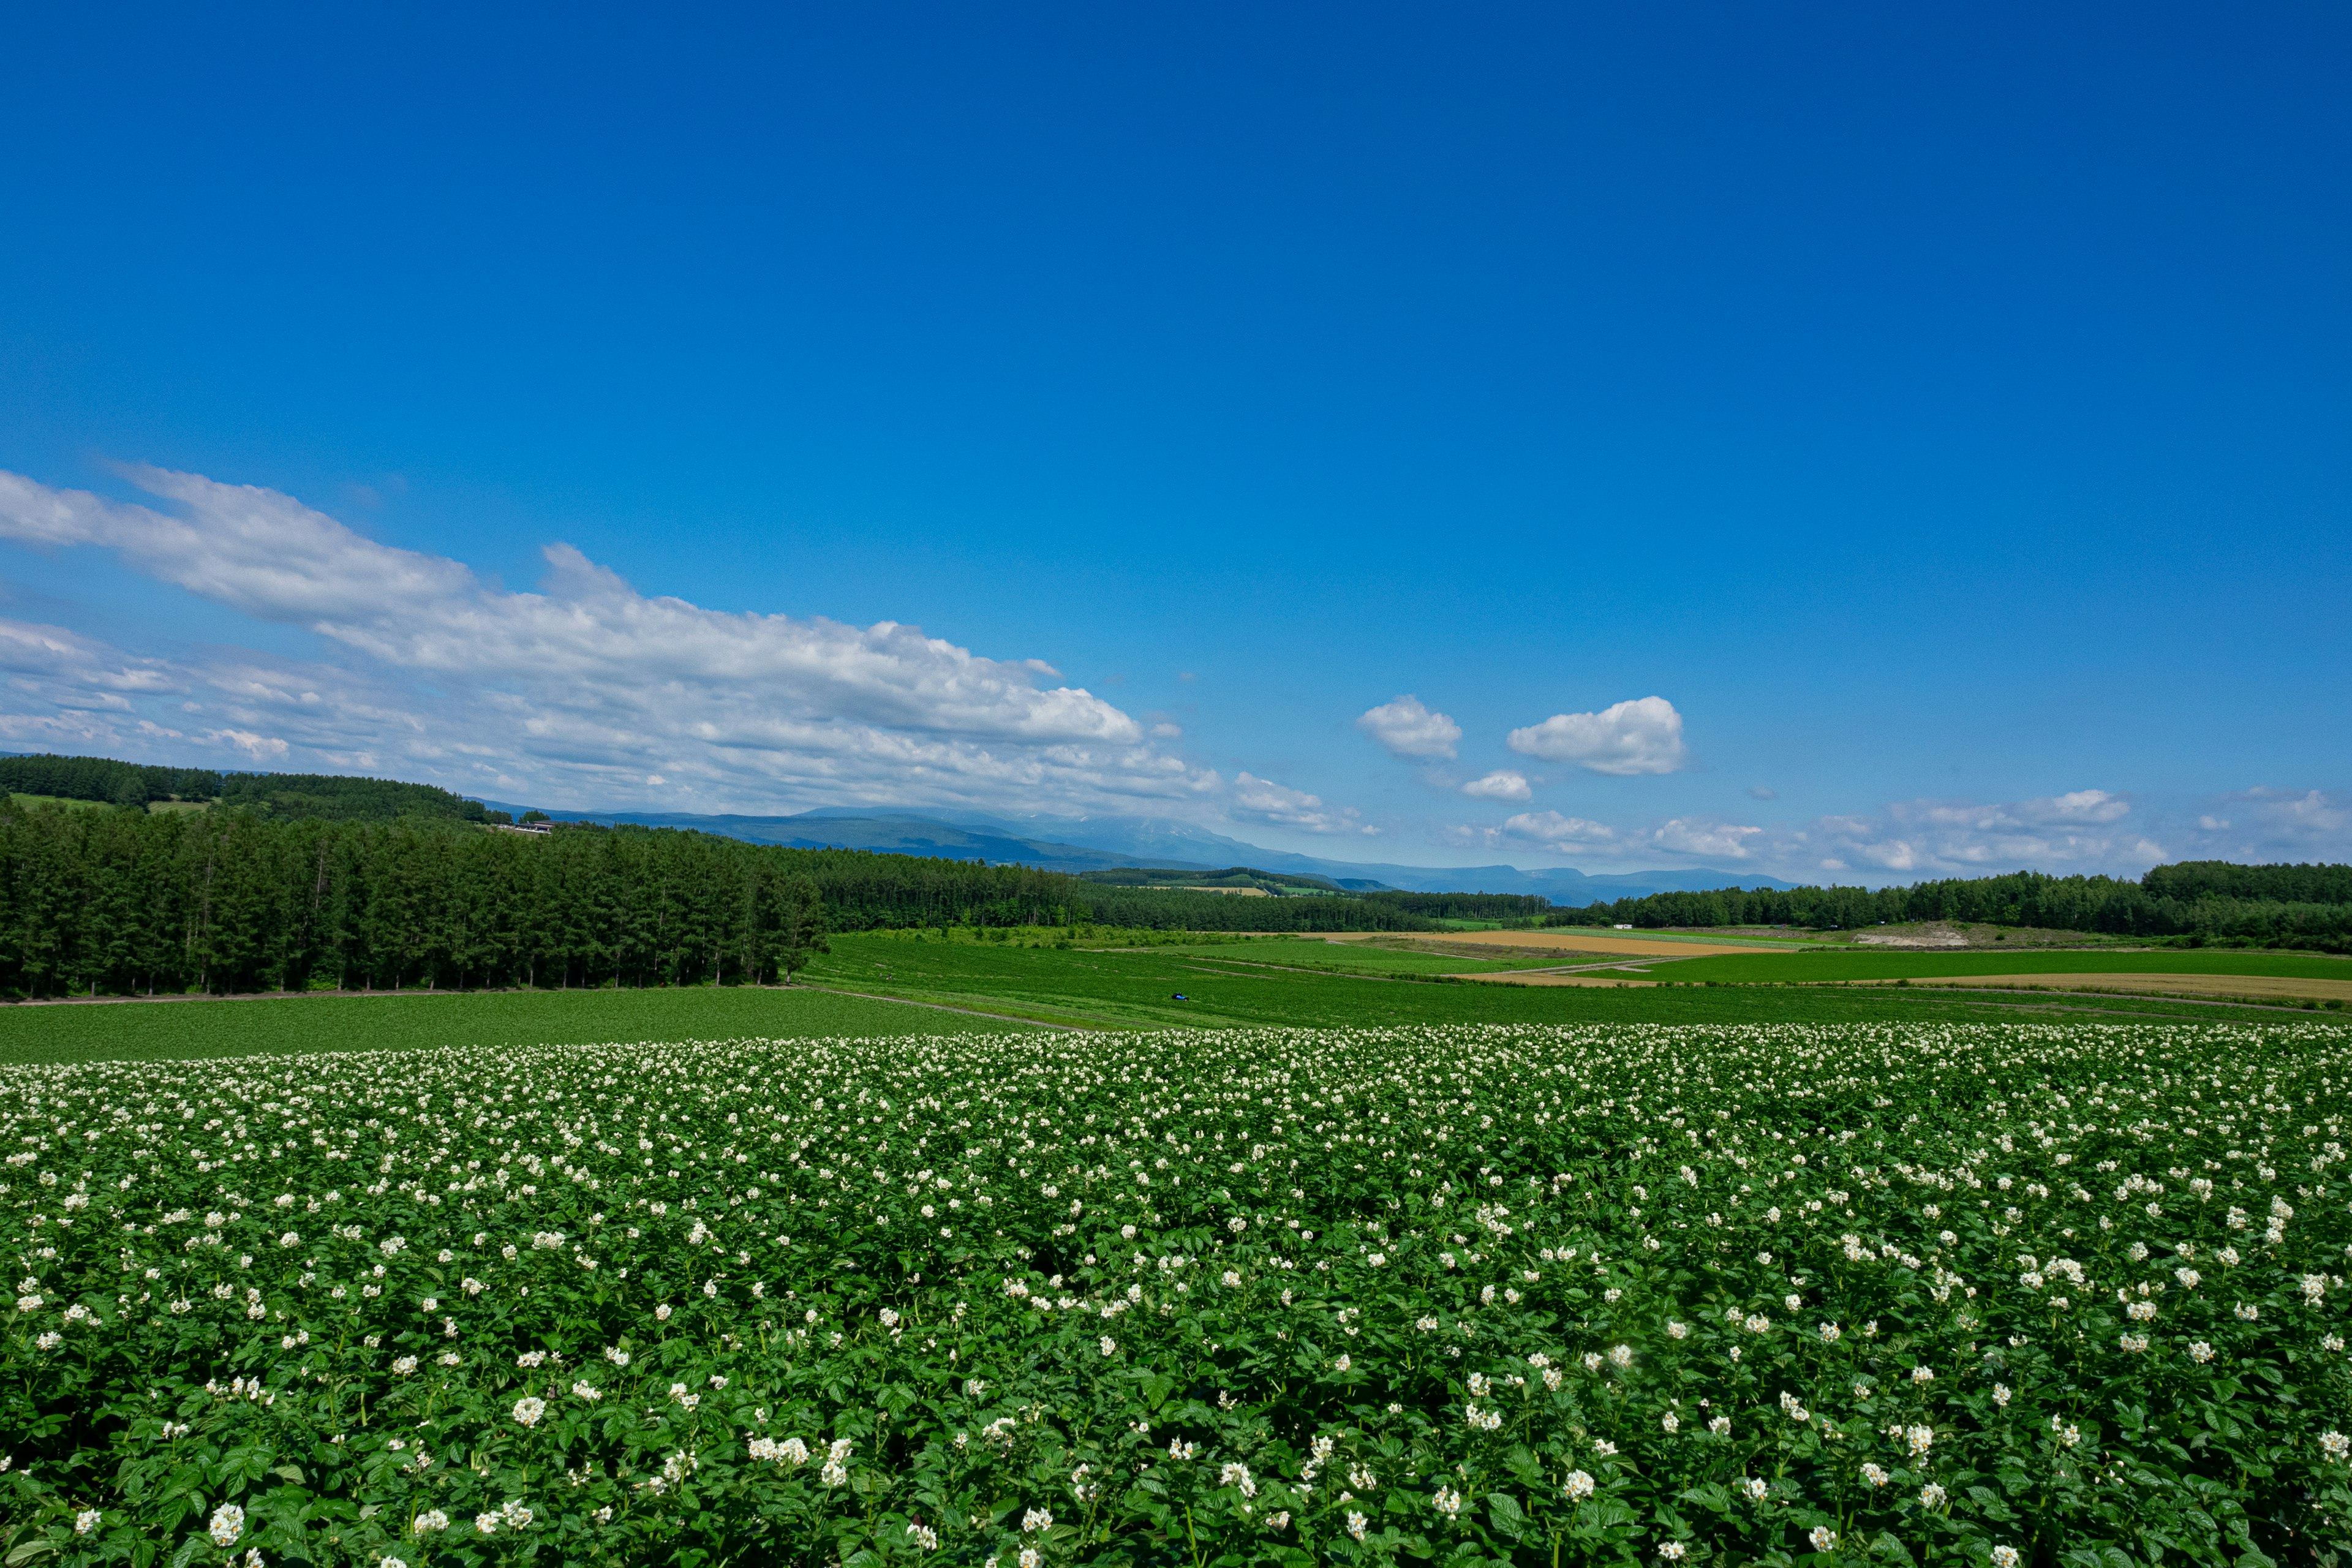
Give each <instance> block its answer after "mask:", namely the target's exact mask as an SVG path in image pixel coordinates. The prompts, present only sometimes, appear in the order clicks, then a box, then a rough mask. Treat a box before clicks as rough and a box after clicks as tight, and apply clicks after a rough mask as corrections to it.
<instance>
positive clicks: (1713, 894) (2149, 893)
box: [1545, 860, 2352, 952]
mask: <svg viewBox="0 0 2352 1568" xmlns="http://www.w3.org/2000/svg"><path fill="white" fill-rule="evenodd" d="M2313 895H2321V896H2316V897H2315V896H2313ZM2329 895H2332V896H2329ZM1897 921H1978V922H1983V923H1986V924H1990V925H2003V926H2039V927H2045V928H2049V929H2053V930H2057V931H2101V932H2105V933H2109V934H2113V935H2118V936H2147V937H2157V936H2166V937H2170V936H2186V937H2189V938H2190V939H2192V940H2194V941H2203V942H2233V943H2236V942H2244V943H2252V944H2256V945H2261V946H2271V947H2294V948H2310V949H2315V950H2319V951H2324V952H2352V867H2347V866H2237V865H2231V864H2230V863H2228V862H2224V861H2218V860H2209V861H2183V862H2180V863H2179V864H2177V865H2172V866H2159V867H2157V868H2155V869H2154V870H2152V871H2150V872H2148V873H2147V876H2145V877H2143V878H2142V879H2140V880H2138V881H2137V882H2133V881H2126V880H2123V879H2117V878H2113V877H2050V876H2044V875H2042V873H2040V872H2037V871H2020V872H2014V873H2011V874H2010V875H2006V876H1999V877H1974V878H1969V879H1952V880H1948V881H1936V882H1918V883H1915V884H1913V885H1912V886H1910V887H1907V888H1880V889H1869V888H1790V889H1777V888H1757V889H1739V888H1722V889H1715V890H1713V891H1709V892H1701V893H1653V894H1651V895H1650V896H1649V897H1647V898H1641V899H1619V900H1616V901H1615V902H1614V903H1607V904H1591V905H1589V906H1587V907H1585V908H1583V909H1578V910H1553V911H1552V912H1551V913H1550V914H1549V915H1548V916H1547V917H1546V918H1545V923H1546V924H1548V925H1612V924H1622V925H1633V926H1643V927H1664V926H1735V925H1790V926H1803V927H1808V928H1811V929H1813V930H1817V931H1821V930H1851V929H1852V928H1853V927H1856V926H1870V925H1884V924H1891V923H1894V922H1897Z"/></svg>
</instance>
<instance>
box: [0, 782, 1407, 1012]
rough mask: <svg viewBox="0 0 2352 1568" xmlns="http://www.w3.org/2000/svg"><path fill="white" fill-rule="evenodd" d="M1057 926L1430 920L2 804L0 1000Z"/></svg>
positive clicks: (984, 879) (363, 829)
mask: <svg viewBox="0 0 2352 1568" xmlns="http://www.w3.org/2000/svg"><path fill="white" fill-rule="evenodd" d="M27 793H30V792H27ZM1078 924H1092V925H1118V926H1136V927H1151V928H1160V929H1171V928H1173V929H1189V930H1201V931H1207V930H1260V931H1263V930H1363V929H1366V928H1367V926H1368V925H1369V926H1370V927H1371V928H1373V929H1390V930H1400V929H1425V928H1426V927H1427V926H1428V925H1429V924H1430V922H1428V921H1424V920H1422V919H1420V918H1419V917H1416V916H1413V915H1412V914H1409V913H1406V912H1404V911H1400V910H1364V909H1362V908H1360V906H1358V905H1357V904H1356V902H1355V900H1341V899H1295V900H1273V899H1249V900H1240V899H1227V898H1223V897H1219V896H1217V895H1215V894H1207V893H1184V892H1176V891H1160V890H1151V889H1122V888H1106V887H1099V886H1095V885H1092V884H1089V883H1086V882H1083V881H1080V880H1078V879H1076V878H1074V877H1069V876H1065V875H1062V874H1060V873H1056V872H1051V871H1037V870H1031V869H1029V868H1023V867H1013V866H988V865H982V864H980V863H977V862H973V861H965V860H943V859H926V858H916V857H912V856H904V855H881V854H873V853H869V852H866V851H862V850H849V849H789V848H782V847H777V846H772V845H761V844H750V843H745V842H742V841H740V840H738V839H732V838H722V837H716V836H713V835H709V834H702V833H697V832H692V831H686V830H679V829H674V828H643V827H622V828H609V829H608V828H603V827H593V826H584V825H582V826H563V827H560V828H558V829H557V830H556V831H554V832H552V833H548V834H543V835H539V834H523V833H517V832H510V831H499V830H497V829H494V828H490V827H485V826H471V825H467V824H466V823H463V822H458V821H452V820H446V819H445V820H435V819H432V818H426V817H417V816H404V817H401V818H399V819H396V820H394V821H390V822H380V821H354V820H348V819H346V820H340V821H338V820H329V819H325V818H321V817H303V818H297V819H293V820H285V819H281V818H278V817H276V816H267V815H264V814H262V813H260V812H257V811H252V810H244V809H233V808H215V809H214V810H211V811H205V812H174V813H150V812H147V811H144V810H109V809H103V808H99V809H92V808H89V807H73V808H68V807H65V806H59V805H51V804H47V803H40V802H32V803H26V802H19V801H12V802H10V803H8V804H6V805H0V993H5V994H12V995H18V996H25V995H35V996H57V995H85V994H87V995H106V994H112V995H133V994H164V993H175V992H184V991H190V990H197V991H206V992H244V991H259V990H301V989H305V988H310V987H316V986H333V987H337V988H343V989H370V988H373V989H386V988H397V987H403V986H413V985H418V984H429V985H434V986H439V987H456V988H467V987H478V986H514V985H521V986H540V987H571V986H598V985H607V984H619V985H630V986H640V985H684V984H764V983H769V982H772V981H775V980H777V979H779V978H788V977H789V976H790V975H791V974H792V973H793V972H794V971H795V970H796V969H797V968H799V967H800V966H801V965H802V964H804V963H806V962H807V960H808V955H809V954H810V953H811V952H817V951H822V950H823V945H824V933H825V932H826V931H828V930H833V931H857V930H866V929H873V928H887V927H913V926H940V927H944V926H951V925H967V926H1015V925H1041V926H1071V925H1078Z"/></svg>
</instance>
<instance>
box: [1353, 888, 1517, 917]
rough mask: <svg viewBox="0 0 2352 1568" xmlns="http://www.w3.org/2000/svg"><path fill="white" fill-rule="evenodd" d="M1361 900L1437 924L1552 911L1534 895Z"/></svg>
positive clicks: (1392, 895) (1387, 895)
mask: <svg viewBox="0 0 2352 1568" xmlns="http://www.w3.org/2000/svg"><path fill="white" fill-rule="evenodd" d="M1362 897H1363V899H1364V901H1365V902H1367V903H1372V904H1379V905H1381V906H1383V907H1385V908H1388V909H1391V910H1403V911H1404V912H1405V913H1407V914H1415V915H1426V916H1428V917H1429V918H1430V919H1432V920H1439V921H1523V920H1529V919H1533V918H1535V917H1537V916H1542V915H1549V914H1550V913H1551V912H1552V902H1551V900H1549V899H1547V898H1544V897H1542V896H1541V895H1539V894H1536V893H1401V892H1378V893H1366V894H1364V895H1362Z"/></svg>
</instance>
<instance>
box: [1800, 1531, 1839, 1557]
mask: <svg viewBox="0 0 2352 1568" xmlns="http://www.w3.org/2000/svg"><path fill="white" fill-rule="evenodd" d="M1805 1539H1806V1540H1808V1541H1810V1542H1812V1543H1813V1550H1814V1551H1816V1552H1834V1551H1836V1550H1837V1531H1834V1530H1832V1529H1831V1528H1830V1527H1829V1526H1828V1525H1826V1524H1817V1525H1815V1526H1813V1528H1812V1532H1811V1534H1809V1535H1808V1536H1806V1537H1805Z"/></svg>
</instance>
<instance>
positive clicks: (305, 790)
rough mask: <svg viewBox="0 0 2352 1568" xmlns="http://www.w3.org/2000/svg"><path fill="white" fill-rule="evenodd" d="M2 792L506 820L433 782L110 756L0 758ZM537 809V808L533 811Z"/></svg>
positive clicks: (358, 818)
mask: <svg viewBox="0 0 2352 1568" xmlns="http://www.w3.org/2000/svg"><path fill="white" fill-rule="evenodd" d="M0 793H6V794H12V795H54V796H56V797H58V799H61V800H89V801H102V802H105V803H107V804H109V805H131V806H143V805H147V804H148V803H150V802H152V801H189V802H210V803H216V804H218V805H234V806H243V807H246V808H247V809H248V810H253V811H259V812H263V813H266V814H268V815H269V816H281V817H295V816H318V817H325V818H327V819H329V820H330V821H343V822H391V821H394V820H395V819H397V818H399V817H402V816H434V817H444V818H447V819H448V820H451V821H455V822H504V821H506V820H507V814H506V813H505V812H502V811H491V810H489V809H488V807H486V806H484V805H482V803H481V802H480V801H478V800H467V799H466V798H465V797H464V796H463V795H453V794H451V793H450V792H449V791H447V790H446V789H440V788H436V786H434V785H432V784H403V783H401V782H399V781H398V780H395V779H373V778H362V777H357V776H353V775H348V774H339V773H220V772H216V771H215V770H213V769H211V768H171V767H161V766H157V765H154V764H152V763H119V762H116V761H114V760H113V759H111V758H109V757H61V756H56V755H53V754H49V753H46V752H44V753H41V754H39V755H35V756H23V757H0ZM533 815H536V814H533Z"/></svg>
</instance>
